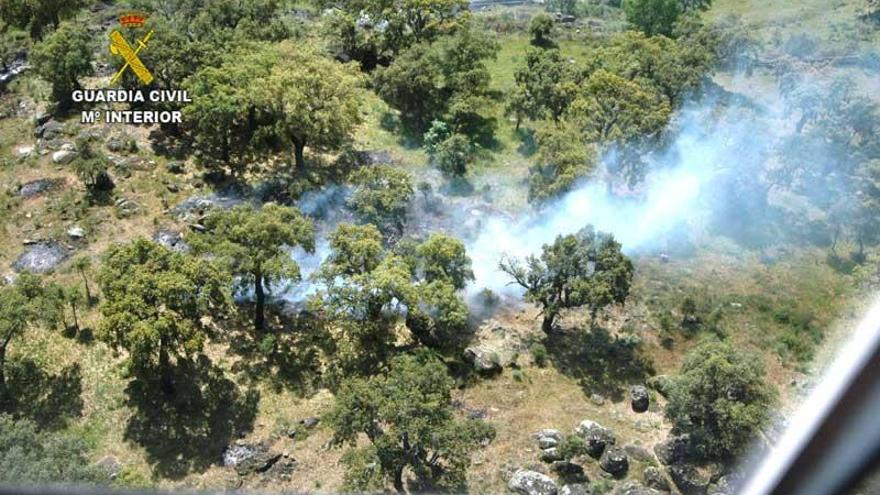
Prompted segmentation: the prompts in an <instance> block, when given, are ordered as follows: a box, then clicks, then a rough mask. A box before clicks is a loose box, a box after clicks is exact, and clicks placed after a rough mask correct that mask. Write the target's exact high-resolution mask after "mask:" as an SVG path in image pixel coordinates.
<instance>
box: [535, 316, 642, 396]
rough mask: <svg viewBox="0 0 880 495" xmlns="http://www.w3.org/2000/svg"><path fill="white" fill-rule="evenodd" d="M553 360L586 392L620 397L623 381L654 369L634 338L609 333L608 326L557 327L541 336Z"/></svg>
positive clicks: (638, 379) (622, 391)
mask: <svg viewBox="0 0 880 495" xmlns="http://www.w3.org/2000/svg"><path fill="white" fill-rule="evenodd" d="M544 346H545V347H546V348H547V354H548V356H550V358H551V360H552V362H553V364H554V365H555V366H556V368H557V369H558V370H559V371H560V372H561V373H562V374H564V375H566V376H570V377H572V378H575V379H577V380H578V382H579V384H580V385H581V387H582V388H583V389H584V392H586V393H587V394H591V393H599V394H602V395H605V396H608V397H610V398H611V399H612V400H621V399H623V394H624V388H625V386H626V385H628V384H630V383H635V382H644V380H645V379H646V378H647V377H648V376H649V375H652V374H653V373H654V370H653V367H652V365H651V363H650V361H649V360H648V359H647V358H646V357H645V356H643V355H642V354H641V352H640V349H639V344H638V343H637V341H635V340H632V339H628V338H625V337H623V338H622V337H618V336H614V335H611V334H610V333H609V332H608V330H606V329H604V328H601V327H594V328H593V329H592V330H589V331H585V330H582V329H561V330H558V331H556V332H554V333H553V334H552V335H550V336H548V337H546V338H545V339H544Z"/></svg>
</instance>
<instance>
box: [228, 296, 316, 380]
mask: <svg viewBox="0 0 880 495" xmlns="http://www.w3.org/2000/svg"><path fill="white" fill-rule="evenodd" d="M266 309H267V310H270V312H269V313H268V314H267V316H268V318H267V327H268V329H267V330H266V331H263V332H260V333H257V332H255V331H254V330H253V328H252V327H251V322H250V321H249V320H247V321H243V322H241V324H240V325H239V330H237V331H232V332H228V333H227V335H228V343H229V346H230V350H231V351H232V352H234V353H235V354H237V355H239V356H241V357H242V358H243V359H241V360H240V361H238V362H237V363H235V364H234V365H233V366H232V370H233V371H234V372H235V373H242V374H244V375H245V376H247V378H248V379H250V380H253V381H261V382H264V383H268V384H269V385H271V386H272V387H273V388H274V390H276V391H281V390H289V391H293V392H296V393H297V394H299V395H300V396H308V395H311V394H312V393H313V392H314V391H315V390H317V389H318V388H319V385H320V382H321V361H320V356H321V350H322V349H323V346H325V345H326V343H327V342H329V341H330V336H329V334H327V332H326V331H325V329H324V326H323V325H322V324H321V322H320V321H319V319H318V318H317V317H316V316H315V315H313V314H312V313H310V312H308V311H293V310H291V311H288V310H286V309H284V308H280V307H279V304H270V305H268V306H267V308H266ZM245 314H248V313H247V312H245Z"/></svg>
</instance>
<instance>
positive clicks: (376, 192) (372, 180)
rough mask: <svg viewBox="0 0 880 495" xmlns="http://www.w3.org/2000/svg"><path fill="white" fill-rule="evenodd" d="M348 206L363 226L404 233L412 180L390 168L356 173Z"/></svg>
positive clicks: (374, 168) (412, 191)
mask: <svg viewBox="0 0 880 495" xmlns="http://www.w3.org/2000/svg"><path fill="white" fill-rule="evenodd" d="M351 182H352V184H354V187H355V189H354V191H352V194H351V198H350V199H349V204H350V205H351V207H352V208H353V209H354V211H355V212H356V213H357V215H358V217H359V218H360V219H361V221H363V222H364V223H370V224H373V225H376V226H377V227H379V229H380V230H382V231H383V232H384V233H386V234H389V233H396V234H398V235H400V234H401V233H403V227H404V224H405V223H406V209H407V206H409V203H410V201H412V198H413V195H414V194H415V191H414V190H413V186H412V177H410V175H409V174H408V173H407V172H405V171H403V170H398V169H396V168H394V167H392V166H387V165H380V166H375V167H364V168H360V169H358V170H356V171H355V172H354V173H353V174H352V176H351Z"/></svg>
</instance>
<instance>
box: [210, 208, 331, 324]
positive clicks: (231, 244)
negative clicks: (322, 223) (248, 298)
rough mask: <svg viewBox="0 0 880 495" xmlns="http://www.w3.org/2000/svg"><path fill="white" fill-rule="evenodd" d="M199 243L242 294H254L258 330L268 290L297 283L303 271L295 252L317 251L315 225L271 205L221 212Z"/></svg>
mask: <svg viewBox="0 0 880 495" xmlns="http://www.w3.org/2000/svg"><path fill="white" fill-rule="evenodd" d="M204 227H205V232H204V233H202V234H199V235H198V236H196V238H195V243H194V245H195V246H196V248H197V250H198V251H199V252H204V253H208V254H210V255H211V256H212V257H213V258H214V259H215V260H216V261H217V262H218V263H220V264H222V266H223V267H224V268H225V269H226V271H227V272H228V273H229V274H230V275H231V276H232V277H234V278H235V280H236V284H237V285H238V287H239V289H243V290H247V291H251V290H253V294H254V317H253V322H254V329H255V330H257V331H261V330H264V329H265V327H266V309H265V308H266V290H267V289H271V286H272V284H273V283H276V282H280V281H282V280H283V281H287V282H298V281H299V280H300V273H299V266H298V265H297V264H296V262H295V261H294V260H293V259H292V258H291V257H290V249H293V248H302V249H303V250H305V251H306V252H307V253H312V252H314V250H315V231H314V227H313V226H312V223H311V222H310V221H309V220H308V219H307V218H305V217H303V216H302V214H301V213H300V212H299V211H298V210H297V209H295V208H291V207H287V206H281V205H278V204H275V203H266V204H264V205H263V206H261V207H260V208H259V209H256V208H254V206H253V205H250V204H244V205H239V206H235V207H233V208H232V209H230V210H226V211H216V212H213V213H212V214H210V215H208V217H207V218H205V220H204Z"/></svg>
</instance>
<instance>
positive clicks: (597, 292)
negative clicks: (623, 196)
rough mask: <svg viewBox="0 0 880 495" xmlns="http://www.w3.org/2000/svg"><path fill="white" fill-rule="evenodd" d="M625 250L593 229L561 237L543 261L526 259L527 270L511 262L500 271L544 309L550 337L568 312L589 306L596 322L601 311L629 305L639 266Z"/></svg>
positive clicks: (545, 252) (549, 247)
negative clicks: (632, 285)
mask: <svg viewBox="0 0 880 495" xmlns="http://www.w3.org/2000/svg"><path fill="white" fill-rule="evenodd" d="M620 248H621V246H620V244H619V243H618V242H617V241H615V240H614V237H613V236H611V235H610V234H604V233H601V232H598V233H597V232H596V231H594V230H593V228H592V226H588V227H586V228H584V229H582V230H580V231H579V232H577V233H576V234H570V235H566V236H559V237H557V238H556V241H555V242H554V243H553V244H550V245H545V246H544V248H543V252H542V253H541V256H540V257H537V256H529V257H528V258H526V262H525V265H523V264H522V263H521V262H520V261H518V260H515V259H506V260H503V261H502V262H501V264H500V268H501V270H502V271H504V272H505V273H507V274H508V275H510V276H511V277H512V278H513V280H514V282H516V283H517V284H518V285H519V286H521V287H522V288H523V289H525V298H526V300H527V301H529V302H532V303H535V304H538V305H540V306H541V309H542V311H543V314H544V321H543V324H542V328H543V330H544V331H545V332H547V333H550V332H551V331H552V330H553V326H554V324H555V322H556V319H557V318H558V317H559V314H560V313H561V311H562V310H564V309H569V308H578V307H582V306H586V307H587V308H588V309H589V310H590V313H591V314H592V316H593V318H594V319H595V315H596V312H597V311H598V310H600V309H602V308H604V307H606V306H609V305H611V304H615V303H616V304H623V303H624V301H625V300H626V297H627V296H628V295H629V288H630V284H631V283H632V276H633V265H632V262H631V261H630V260H629V258H627V257H626V256H625V255H624V254H623V253H622V252H621V250H620Z"/></svg>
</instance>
